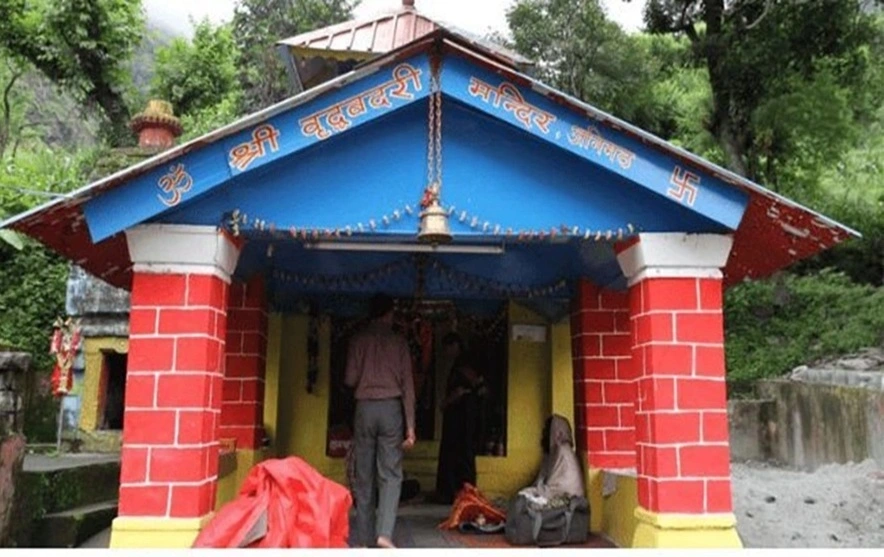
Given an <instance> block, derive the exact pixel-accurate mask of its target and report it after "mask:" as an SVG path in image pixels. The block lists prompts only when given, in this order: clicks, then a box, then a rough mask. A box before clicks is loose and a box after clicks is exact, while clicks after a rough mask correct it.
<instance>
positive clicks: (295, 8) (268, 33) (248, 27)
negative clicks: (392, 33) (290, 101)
mask: <svg viewBox="0 0 884 557" xmlns="http://www.w3.org/2000/svg"><path fill="white" fill-rule="evenodd" d="M358 5H359V0H239V2H238V3H237V5H236V10H235V12H234V16H233V36H234V38H235V40H236V44H237V46H238V47H239V50H240V60H239V69H240V80H241V82H242V87H243V91H244V92H245V98H244V107H243V108H244V112H254V111H256V110H260V109H262V108H265V107H267V106H270V105H271V104H273V103H276V102H279V101H281V100H283V99H284V98H285V97H286V96H288V94H289V91H290V89H289V87H288V83H289V78H288V76H287V75H286V71H285V67H284V66H283V63H282V61H281V60H280V58H279V54H278V53H277V52H276V48H275V46H274V45H275V43H276V41H279V40H282V39H285V38H288V37H292V36H294V35H297V34H300V33H304V32H307V31H312V30H314V29H319V28H321V27H325V26H327V25H332V24H334V23H340V22H342V21H346V20H348V19H350V18H351V17H352V13H353V8H355V7H356V6H358Z"/></svg>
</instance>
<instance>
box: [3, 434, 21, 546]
mask: <svg viewBox="0 0 884 557" xmlns="http://www.w3.org/2000/svg"><path fill="white" fill-rule="evenodd" d="M24 459H25V438H24V437H22V436H21V435H12V436H10V437H7V438H6V439H2V440H0V547H10V546H11V545H12V543H11V537H12V532H11V531H10V527H11V525H12V516H13V508H14V507H15V495H16V494H15V488H16V486H17V485H21V484H20V482H19V480H18V478H19V476H20V475H21V471H22V463H23V462H24Z"/></svg>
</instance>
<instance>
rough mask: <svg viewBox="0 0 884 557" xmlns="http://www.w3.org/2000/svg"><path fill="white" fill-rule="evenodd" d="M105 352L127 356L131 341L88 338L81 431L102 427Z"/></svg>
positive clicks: (85, 349) (113, 338) (115, 338)
mask: <svg viewBox="0 0 884 557" xmlns="http://www.w3.org/2000/svg"><path fill="white" fill-rule="evenodd" d="M103 352H116V353H118V354H127V353H128V352H129V339H127V338H122V337H95V338H87V339H86V340H85V341H84V342H83V357H84V359H85V370H84V373H83V375H84V377H83V390H82V399H81V401H80V429H83V430H86V431H95V430H97V429H98V428H99V426H100V425H101V413H102V411H103V410H104V407H103V400H102V398H103V395H104V393H103V388H104V381H105V379H104V377H103V376H104V357H103Z"/></svg>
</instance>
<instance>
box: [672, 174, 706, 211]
mask: <svg viewBox="0 0 884 557" xmlns="http://www.w3.org/2000/svg"><path fill="white" fill-rule="evenodd" d="M669 183H670V184H672V187H671V188H669V190H667V191H666V194H667V195H668V196H669V197H672V198H673V199H677V200H679V201H681V202H682V203H684V204H685V205H687V206H688V207H693V206H694V201H696V199H697V192H698V191H699V188H700V177H699V176H697V175H696V174H694V173H693V172H689V171H687V170H685V169H683V168H682V167H680V166H676V167H675V168H673V169H672V176H670V177H669Z"/></svg>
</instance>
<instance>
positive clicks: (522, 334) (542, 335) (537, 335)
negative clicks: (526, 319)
mask: <svg viewBox="0 0 884 557" xmlns="http://www.w3.org/2000/svg"><path fill="white" fill-rule="evenodd" d="M513 340H514V341H521V342H546V326H545V325H513Z"/></svg>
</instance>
